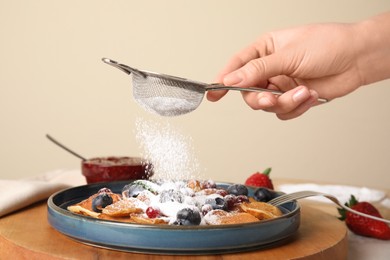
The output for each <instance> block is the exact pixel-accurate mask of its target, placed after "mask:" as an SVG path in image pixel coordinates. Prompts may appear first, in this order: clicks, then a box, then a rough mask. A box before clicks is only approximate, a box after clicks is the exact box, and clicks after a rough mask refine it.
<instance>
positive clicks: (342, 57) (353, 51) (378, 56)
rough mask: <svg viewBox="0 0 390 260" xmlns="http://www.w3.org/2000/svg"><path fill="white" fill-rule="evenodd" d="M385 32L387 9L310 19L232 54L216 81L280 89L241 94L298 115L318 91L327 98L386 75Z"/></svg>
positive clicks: (213, 96) (287, 115) (217, 95)
mask: <svg viewBox="0 0 390 260" xmlns="http://www.w3.org/2000/svg"><path fill="white" fill-rule="evenodd" d="M384 33H387V34H384ZM386 35H390V12H388V13H385V14H383V15H381V16H378V17H374V18H372V19H370V20H367V21H363V22H360V23H355V24H340V23H333V24H314V25H307V26H302V27H298V28H292V29H287V30H282V31H276V32H271V33H267V34H265V35H263V36H262V37H260V38H259V39H258V40H257V41H256V42H254V43H253V44H251V45H250V46H248V47H247V48H245V49H244V50H242V51H240V52H238V53H237V54H236V55H234V56H233V57H232V59H231V60H230V61H229V62H228V63H227V65H226V66H225V67H224V68H223V70H222V71H221V72H220V73H219V76H218V77H217V82H220V83H223V84H224V85H227V86H239V87H262V88H269V89H275V90H280V91H283V92H285V93H284V94H282V95H281V96H276V95H273V94H272V93H268V92H261V93H258V92H242V95H243V98H244V100H245V102H246V103H247V104H248V105H249V106H250V107H251V108H252V109H255V110H260V109H262V110H264V111H268V112H273V113H275V114H276V116H277V117H278V118H279V119H282V120H287V119H292V118H296V117H298V116H300V115H302V114H303V113H305V112H306V111H307V110H309V109H310V108H311V107H312V106H314V105H317V104H319V102H318V101H317V98H318V97H319V96H320V97H322V98H326V99H328V100H331V99H334V98H337V97H342V96H344V95H347V94H348V93H350V92H352V91H354V90H356V89H357V88H359V87H360V86H363V85H366V84H370V83H373V82H375V81H379V80H382V79H385V78H388V77H390V69H389V68H390V48H389V47H388V46H390V36H386ZM383 57H387V58H383ZM379 60H380V61H379ZM383 66H385V68H386V69H383ZM226 93H227V91H223V90H221V91H209V92H208V93H207V98H208V100H210V101H218V100H219V99H221V98H222V97H223V96H224V95H225V94H226Z"/></svg>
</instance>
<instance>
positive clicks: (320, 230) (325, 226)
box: [0, 202, 348, 260]
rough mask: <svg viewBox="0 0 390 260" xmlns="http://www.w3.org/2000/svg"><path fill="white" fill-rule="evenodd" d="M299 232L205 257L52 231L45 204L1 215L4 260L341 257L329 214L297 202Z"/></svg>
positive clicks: (341, 239)
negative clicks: (124, 248) (108, 244)
mask: <svg viewBox="0 0 390 260" xmlns="http://www.w3.org/2000/svg"><path fill="white" fill-rule="evenodd" d="M301 206H302V219H301V226H300V228H299V231H298V233H297V234H296V235H295V236H294V237H293V238H292V239H291V241H289V242H288V243H287V244H283V245H280V246H275V247H274V248H270V249H263V250H259V251H252V252H245V253H236V254H226V255H207V256H171V255H163V256H161V255H144V254H136V253H126V252H119V251H114V250H108V249H102V248H96V247H93V246H88V245H84V244H81V243H79V242H77V241H74V240H72V239H70V238H69V237H67V236H65V235H62V234H61V233H59V232H58V231H56V230H55V229H53V228H52V227H51V226H50V225H49V223H48V221H47V209H46V202H41V203H38V204H35V205H32V206H30V207H28V208H26V209H24V210H21V211H18V212H15V213H13V214H11V215H8V216H5V217H3V218H0V252H1V256H2V257H4V259H8V258H10V259H11V258H13V259H63V258H66V259H131V257H136V259H163V260H164V259H260V258H261V259H291V258H294V259H346V258H347V251H348V239H347V229H346V227H345V224H344V223H343V222H341V221H339V220H338V219H337V218H336V217H335V216H334V215H332V214H329V213H327V212H326V211H322V210H321V209H318V208H317V207H313V206H312V205H310V204H304V203H301Z"/></svg>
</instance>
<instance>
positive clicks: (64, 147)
mask: <svg viewBox="0 0 390 260" xmlns="http://www.w3.org/2000/svg"><path fill="white" fill-rule="evenodd" d="M46 137H47V139H49V140H50V141H52V142H53V143H55V144H56V145H58V146H59V147H61V148H62V149H64V150H66V151H67V152H69V153H71V154H73V155H74V156H76V157H78V158H80V159H81V160H83V161H86V160H87V159H86V158H85V157H83V156H81V155H79V154H78V153H76V152H74V151H72V150H71V149H69V148H68V147H66V146H65V145H63V144H61V143H60V142H58V141H57V140H56V139H54V138H53V137H51V136H50V135H49V134H46Z"/></svg>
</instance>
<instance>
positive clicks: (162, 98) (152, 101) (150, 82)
mask: <svg viewBox="0 0 390 260" xmlns="http://www.w3.org/2000/svg"><path fill="white" fill-rule="evenodd" d="M132 75H133V96H134V98H135V100H136V101H137V102H138V103H139V104H140V105H141V106H142V107H143V108H144V109H146V110H147V111H149V112H153V113H156V114H158V115H162V116H178V115H182V114H186V113H189V112H191V111H193V110H195V109H196V108H197V107H198V106H199V105H200V103H201V102H202V99H203V97H204V93H205V91H206V90H205V88H204V86H203V85H201V84H197V83H194V82H187V81H185V80H181V79H180V78H177V79H176V78H172V79H170V78H163V77H160V76H156V75H142V74H138V73H132Z"/></svg>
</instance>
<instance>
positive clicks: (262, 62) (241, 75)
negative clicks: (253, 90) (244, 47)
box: [223, 53, 287, 87]
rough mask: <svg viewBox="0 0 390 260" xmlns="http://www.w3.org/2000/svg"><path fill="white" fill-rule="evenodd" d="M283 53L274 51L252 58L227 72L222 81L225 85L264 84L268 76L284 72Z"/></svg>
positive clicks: (247, 85)
mask: <svg viewBox="0 0 390 260" xmlns="http://www.w3.org/2000/svg"><path fill="white" fill-rule="evenodd" d="M283 63H284V62H283V55H281V54H280V53H274V54H271V55H268V56H264V57H261V58H258V59H253V60H251V61H249V62H248V63H246V64H245V65H244V66H242V67H241V68H239V69H237V70H235V71H233V72H231V73H229V74H227V75H226V76H225V77H224V78H223V83H224V84H225V85H227V86H238V87H251V86H252V87H253V86H265V85H266V84H267V80H268V79H269V78H272V77H275V76H278V75H282V74H285V73H286V72H287V71H286V69H285V68H284V67H283Z"/></svg>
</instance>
